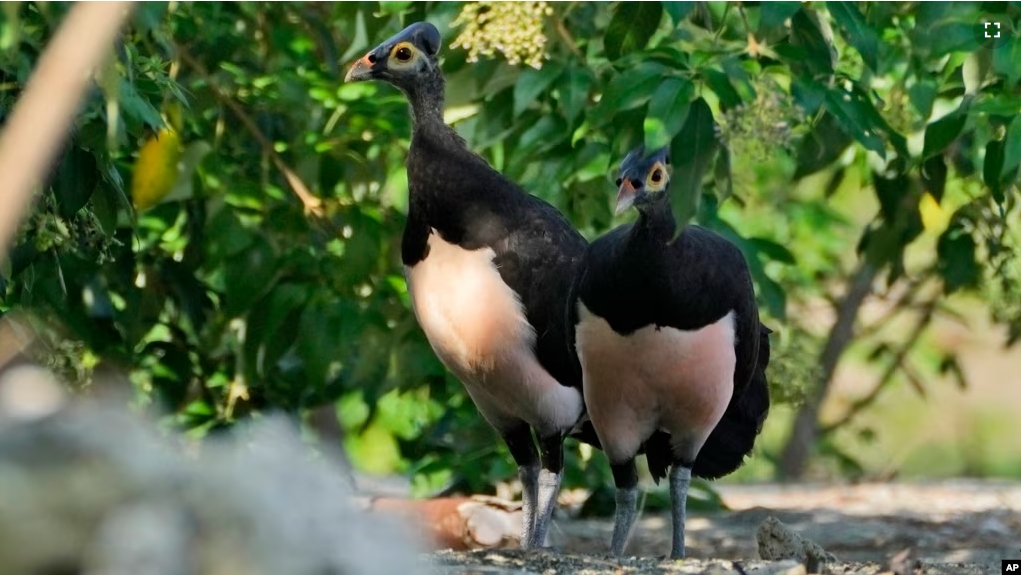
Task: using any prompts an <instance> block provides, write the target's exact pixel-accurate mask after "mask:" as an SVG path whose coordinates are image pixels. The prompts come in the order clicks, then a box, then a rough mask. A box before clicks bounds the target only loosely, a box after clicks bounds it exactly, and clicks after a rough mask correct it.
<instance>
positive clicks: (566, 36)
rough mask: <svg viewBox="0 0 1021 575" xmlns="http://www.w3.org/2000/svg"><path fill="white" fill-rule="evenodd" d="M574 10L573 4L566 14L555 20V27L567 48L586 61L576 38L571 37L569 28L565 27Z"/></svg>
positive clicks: (565, 11)
mask: <svg viewBox="0 0 1021 575" xmlns="http://www.w3.org/2000/svg"><path fill="white" fill-rule="evenodd" d="M573 9H574V2H572V3H571V4H570V5H569V6H568V7H567V9H566V10H564V13H563V14H561V15H560V17H559V18H554V19H553V22H554V27H555V28H556V29H557V34H560V38H562V39H563V41H564V43H565V44H567V48H568V49H569V50H570V51H571V52H573V53H574V55H575V56H577V57H578V58H581V59H582V60H584V59H585V54H583V53H582V51H581V48H578V45H577V44H575V42H574V36H572V35H571V32H570V31H568V29H567V26H565V25H564V20H566V19H567V15H568V14H570V13H571V10H573Z"/></svg>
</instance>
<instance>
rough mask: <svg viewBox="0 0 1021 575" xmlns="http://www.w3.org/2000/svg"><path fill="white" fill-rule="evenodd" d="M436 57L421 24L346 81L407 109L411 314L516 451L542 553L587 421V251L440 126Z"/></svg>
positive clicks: (532, 541)
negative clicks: (396, 96)
mask: <svg viewBox="0 0 1021 575" xmlns="http://www.w3.org/2000/svg"><path fill="white" fill-rule="evenodd" d="M439 50H440V34H439V31H438V30H437V29H436V28H435V27H434V26H433V25H432V24H429V23H426V22H421V23H417V24H412V25H411V26H408V27H407V28H406V29H404V30H403V31H402V32H400V33H398V34H397V35H396V36H394V37H392V38H390V39H389V40H387V41H385V42H383V43H382V44H380V45H379V46H378V47H376V48H375V49H374V50H372V51H371V52H369V53H368V54H366V55H365V56H364V57H363V58H362V59H361V60H359V61H358V62H356V63H355V64H354V66H353V67H352V68H351V70H350V72H348V74H347V78H346V79H347V81H358V80H370V79H377V80H384V81H386V82H389V83H391V84H393V85H394V86H396V87H397V88H399V89H400V90H401V91H402V92H404V93H405V94H406V95H407V97H408V99H409V100H410V102H411V114H412V123H413V134H412V137H411V148H410V151H409V154H408V160H407V168H408V189H409V192H410V201H409V205H408V221H407V224H406V226H405V228H404V237H403V241H402V245H401V256H402V259H403V262H404V267H405V277H406V279H407V282H408V291H409V292H410V294H411V301H412V304H413V307H414V311H415V316H416V317H417V318H418V322H419V324H420V325H421V326H422V329H423V330H424V331H425V335H426V337H427V338H428V339H429V343H430V344H431V345H432V348H433V350H434V351H435V352H436V355H437V356H438V357H439V358H440V360H441V361H442V362H443V364H444V365H445V366H446V367H447V369H448V370H450V371H451V372H452V373H453V374H454V375H455V376H457V378H458V379H460V380H461V382H462V383H463V384H464V386H465V389H466V390H467V391H468V394H469V395H470V396H471V398H472V400H474V402H475V405H476V407H478V409H479V411H480V412H481V413H482V415H483V416H484V417H485V418H486V420H487V421H488V422H489V423H490V424H492V426H493V427H494V428H496V430H497V432H498V433H499V434H500V435H501V436H502V438H503V440H504V441H505V442H506V443H507V446H508V448H509V449H510V452H511V454H512V455H513V457H514V460H515V462H516V463H517V465H518V468H519V473H520V476H521V482H522V485H523V491H524V493H523V496H522V504H523V508H524V521H523V523H524V525H523V530H522V531H523V533H522V537H523V539H522V545H523V546H525V547H528V548H534V547H541V546H542V545H544V544H545V538H546V533H547V529H548V526H549V522H550V517H551V514H552V512H553V507H554V505H555V502H556V497H557V494H558V492H559V489H560V477H561V471H562V468H563V440H564V437H565V435H567V434H568V433H570V432H571V431H572V429H573V428H574V427H575V425H576V424H578V421H579V419H580V418H581V416H582V414H583V413H584V403H583V401H582V394H581V373H580V368H579V366H578V364H577V358H576V357H575V356H574V354H573V352H572V351H571V349H570V347H569V344H568V336H567V322H566V315H565V313H564V312H565V310H566V308H567V297H568V291H569V289H570V283H571V280H572V278H573V276H574V272H575V269H576V268H577V266H578V264H579V263H580V261H581V258H582V256H583V254H584V251H585V248H586V247H587V243H586V241H585V239H584V238H582V236H581V235H580V234H579V233H578V232H577V231H576V230H575V229H574V228H573V227H572V226H571V224H570V223H569V222H568V221H567V220H566V219H565V218H564V217H563V216H562V215H561V214H560V212H558V211H557V210H556V209H555V208H554V207H553V206H551V205H549V204H547V203H546V202H544V201H542V200H540V199H538V198H536V197H534V196H531V195H529V194H527V193H525V192H524V191H523V190H522V189H521V188H519V187H518V186H517V185H515V184H514V183H513V182H511V181H510V180H509V179H507V178H506V177H504V176H503V175H502V174H500V173H499V172H497V171H496V170H494V169H493V168H492V167H490V166H489V165H488V164H487V163H486V161H485V160H483V159H482V158H481V157H479V156H478V155H476V154H474V153H472V152H471V151H469V150H468V149H467V148H466V146H465V142H464V141H463V140H462V139H461V137H460V136H459V135H458V134H457V133H456V132H455V131H454V130H453V129H452V128H451V127H450V126H448V125H447V124H446V123H444V121H443V103H444V78H443V74H442V72H441V71H440V66H439V62H438V60H437V53H438V52H439ZM533 430H534V431H535V435H536V438H537V439H538V444H539V450H538V451H537V450H536V442H535V440H534V439H533V436H532V431H533Z"/></svg>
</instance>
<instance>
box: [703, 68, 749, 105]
mask: <svg viewBox="0 0 1021 575" xmlns="http://www.w3.org/2000/svg"><path fill="white" fill-rule="evenodd" d="M702 76H703V77H704V78H705V81H706V84H708V85H709V89H711V90H712V91H713V93H714V94H716V97H717V98H719V99H720V107H721V108H723V109H724V110H726V109H730V108H736V107H737V106H740V105H741V95H740V94H738V93H737V90H735V89H734V85H733V84H731V83H730V78H728V77H727V75H726V74H724V73H723V72H721V71H720V70H715V69H713V68H706V69H705V70H702Z"/></svg>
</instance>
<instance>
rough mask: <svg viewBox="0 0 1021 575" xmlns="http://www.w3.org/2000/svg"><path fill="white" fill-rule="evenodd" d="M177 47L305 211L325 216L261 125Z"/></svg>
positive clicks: (180, 54)
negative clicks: (259, 149) (271, 164)
mask: <svg viewBox="0 0 1021 575" xmlns="http://www.w3.org/2000/svg"><path fill="white" fill-rule="evenodd" d="M175 47H176V49H177V54H178V56H180V57H181V60H182V61H183V62H184V63H185V64H186V65H187V66H188V67H189V68H191V69H193V70H195V72H196V73H198V75H199V76H201V77H202V79H203V80H205V81H206V84H207V85H208V86H209V90H210V91H211V92H212V93H213V96H215V97H216V99H217V100H219V101H220V103H222V104H223V105H224V106H227V108H229V109H230V111H231V112H233V113H234V115H235V116H237V118H238V120H241V123H242V124H243V125H244V126H245V128H246V129H247V130H248V132H249V133H250V134H251V135H252V137H254V138H255V139H256V141H258V142H259V145H260V146H262V149H263V151H264V152H265V153H266V154H267V155H268V156H269V158H270V160H272V161H273V165H275V166H276V168H277V169H278V170H280V173H282V174H283V176H284V179H285V180H287V184H288V185H289V186H290V187H291V191H293V192H294V195H296V196H298V199H299V200H301V203H302V204H303V205H304V206H305V213H307V214H311V215H313V216H315V217H317V218H323V217H324V216H325V210H324V209H323V202H322V200H320V199H319V198H317V197H316V196H315V195H314V194H312V192H311V191H310V190H309V188H308V186H306V185H305V182H304V181H302V179H301V177H299V176H298V174H297V173H295V171H294V170H292V169H291V168H290V167H289V166H288V165H287V163H286V162H284V159H283V158H281V157H280V154H278V153H277V152H276V150H274V149H273V142H271V141H270V140H269V138H267V137H266V136H265V134H263V133H262V130H260V129H259V126H257V125H256V124H255V121H253V120H252V118H251V117H250V116H249V115H248V114H247V113H246V112H245V110H244V109H243V108H242V107H241V105H240V104H238V103H237V102H235V101H234V99H233V98H231V97H230V96H228V95H227V94H224V93H223V92H222V91H221V90H220V88H219V87H218V86H217V85H216V82H215V81H214V80H213V78H212V77H211V76H210V74H209V71H208V70H206V68H205V66H203V65H202V64H201V63H200V62H199V61H198V60H196V59H195V58H194V57H193V56H192V55H191V54H190V53H189V52H188V51H187V50H186V49H185V48H184V46H180V45H176V46H175Z"/></svg>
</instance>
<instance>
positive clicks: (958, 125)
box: [922, 110, 968, 158]
mask: <svg viewBox="0 0 1021 575" xmlns="http://www.w3.org/2000/svg"><path fill="white" fill-rule="evenodd" d="M967 119H968V115H967V114H966V113H963V112H961V111H960V110H956V111H954V112H951V113H949V114H947V115H946V116H943V117H942V118H940V119H939V120H936V121H935V122H933V123H931V124H929V125H928V126H926V128H925V145H923V146H922V158H931V157H932V156H935V155H936V154H941V153H943V150H945V149H947V147H948V146H950V144H952V143H953V142H954V140H956V139H957V136H959V135H961V130H963V129H964V124H965V121H967Z"/></svg>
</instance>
